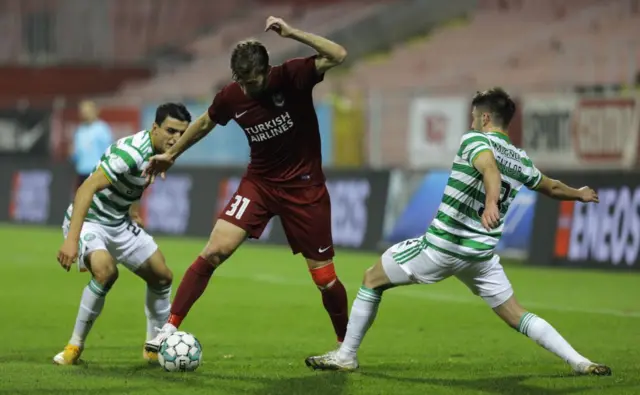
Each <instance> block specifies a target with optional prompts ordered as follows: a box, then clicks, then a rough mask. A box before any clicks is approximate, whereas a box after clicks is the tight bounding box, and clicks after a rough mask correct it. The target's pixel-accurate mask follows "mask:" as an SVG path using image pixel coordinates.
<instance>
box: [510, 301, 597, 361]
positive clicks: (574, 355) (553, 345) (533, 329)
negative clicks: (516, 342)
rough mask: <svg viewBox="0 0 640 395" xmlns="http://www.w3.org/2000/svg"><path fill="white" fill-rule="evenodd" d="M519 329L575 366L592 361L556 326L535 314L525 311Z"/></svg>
mask: <svg viewBox="0 0 640 395" xmlns="http://www.w3.org/2000/svg"><path fill="white" fill-rule="evenodd" d="M518 331H520V332H521V333H523V334H525V335H527V336H528V337H529V338H531V339H532V340H534V341H535V342H536V343H538V344H539V345H541V346H542V347H544V348H545V349H546V350H548V351H551V352H552V353H554V354H556V355H557V356H559V357H560V358H562V359H563V360H564V361H565V362H567V363H568V364H570V365H571V366H572V367H574V368H575V367H577V366H578V364H580V363H591V361H589V360H588V359H587V358H585V357H583V356H582V355H580V354H579V353H578V352H577V351H576V350H574V349H573V347H571V345H570V344H569V343H568V342H567V341H566V340H564V338H563V337H562V335H560V334H559V333H558V331H556V330H555V328H554V327H552V326H551V325H550V324H549V323H548V322H547V321H545V320H543V319H542V318H540V317H538V316H537V315H535V314H532V313H525V314H524V315H523V316H522V318H520V323H519V324H518Z"/></svg>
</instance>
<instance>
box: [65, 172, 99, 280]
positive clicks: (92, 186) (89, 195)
mask: <svg viewBox="0 0 640 395" xmlns="http://www.w3.org/2000/svg"><path fill="white" fill-rule="evenodd" d="M110 184H111V181H110V180H109V178H108V177H107V174H106V173H105V171H102V170H98V171H94V172H93V173H92V174H91V175H90V176H89V178H87V179H86V180H85V182H83V183H82V185H80V188H78V190H77V191H76V196H75V198H74V199H73V213H72V214H71V220H70V223H69V233H68V235H67V238H66V239H65V242H64V244H63V245H62V248H60V251H58V262H59V263H60V264H61V265H62V267H63V268H64V269H66V270H67V271H69V268H70V267H71V264H73V263H74V262H75V261H76V259H77V257H78V243H79V241H80V231H81V230H82V223H83V222H84V220H85V218H86V217H87V213H88V212H89V207H91V202H92V201H93V195H95V194H96V192H99V191H101V190H103V189H105V188H107V187H108V186H109V185H110Z"/></svg>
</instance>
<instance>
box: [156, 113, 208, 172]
mask: <svg viewBox="0 0 640 395" xmlns="http://www.w3.org/2000/svg"><path fill="white" fill-rule="evenodd" d="M215 126H216V124H215V122H213V121H212V120H211V118H210V117H209V113H208V112H207V111H205V113H204V114H202V115H200V116H199V117H198V119H196V120H195V121H194V122H193V123H191V125H189V127H188V128H187V130H185V132H184V134H183V135H182V136H181V137H180V138H179V139H178V141H177V142H176V143H175V145H174V146H173V147H171V148H169V150H168V151H167V154H168V155H170V156H171V157H172V159H173V160H176V159H177V158H178V157H179V156H180V155H182V153H183V152H185V151H186V150H188V149H189V148H190V147H191V146H192V145H194V144H195V143H197V142H198V141H200V140H202V138H203V137H204V136H206V135H207V134H209V132H211V131H212V130H213V128H214V127H215Z"/></svg>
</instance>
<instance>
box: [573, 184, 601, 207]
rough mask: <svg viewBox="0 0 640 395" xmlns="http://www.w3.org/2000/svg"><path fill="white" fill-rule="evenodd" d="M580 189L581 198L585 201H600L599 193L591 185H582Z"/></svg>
mask: <svg viewBox="0 0 640 395" xmlns="http://www.w3.org/2000/svg"><path fill="white" fill-rule="evenodd" d="M578 191H580V197H579V200H580V201H581V202H583V203H600V198H599V197H598V193H597V192H596V191H594V190H593V189H591V188H589V187H582V188H580V189H579V190H578Z"/></svg>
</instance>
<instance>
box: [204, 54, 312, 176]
mask: <svg viewBox="0 0 640 395" xmlns="http://www.w3.org/2000/svg"><path fill="white" fill-rule="evenodd" d="M315 58H316V56H311V57H307V58H296V59H291V60H288V61H286V62H285V63H283V64H282V65H279V66H274V67H271V69H270V71H269V75H268V77H267V87H266V90H265V92H264V94H263V95H262V96H261V97H260V98H251V97H249V96H247V95H246V94H245V93H244V92H243V91H242V88H241V87H240V85H239V84H238V83H237V82H232V83H230V84H229V85H227V86H225V87H224V88H222V90H220V92H218V94H216V97H215V98H214V99H213V103H211V106H209V110H208V111H209V117H210V118H211V120H212V121H214V122H215V123H216V124H220V125H226V124H227V122H229V120H231V119H234V120H235V121H236V122H237V123H238V125H240V127H242V129H243V130H244V133H245V135H246V136H247V140H248V141H249V146H250V147H251V161H250V163H249V167H248V168H247V174H246V177H247V178H251V179H256V180H260V181H266V182H268V183H276V184H279V185H281V186H282V185H283V184H284V185H286V186H306V185H315V184H321V183H323V182H324V181H325V177H324V173H323V172H322V155H321V152H320V130H319V127H318V118H317V117H316V111H315V108H314V106H313V97H312V94H311V92H312V90H313V87H314V86H315V85H316V84H317V83H319V82H321V81H322V79H323V77H324V76H323V75H318V72H317V71H316V67H315Z"/></svg>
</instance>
